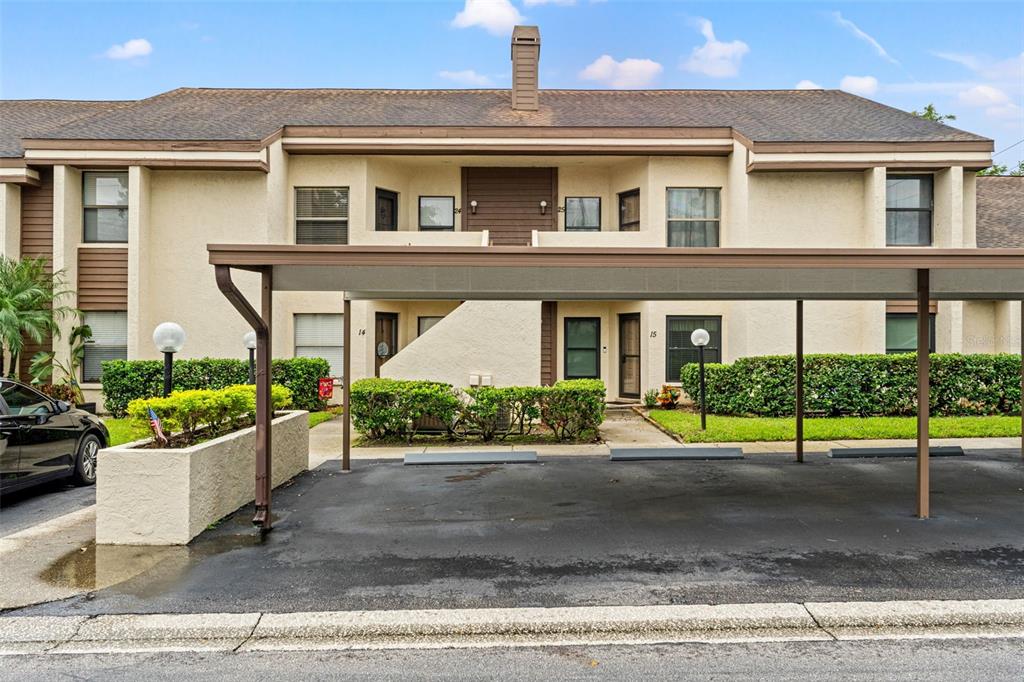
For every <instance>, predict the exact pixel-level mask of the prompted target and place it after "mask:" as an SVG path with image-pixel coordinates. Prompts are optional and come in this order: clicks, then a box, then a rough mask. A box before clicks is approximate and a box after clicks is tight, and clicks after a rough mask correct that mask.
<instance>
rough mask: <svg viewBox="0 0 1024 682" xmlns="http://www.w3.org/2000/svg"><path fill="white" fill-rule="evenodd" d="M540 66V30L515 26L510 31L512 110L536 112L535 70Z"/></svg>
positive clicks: (537, 102)
mask: <svg viewBox="0 0 1024 682" xmlns="http://www.w3.org/2000/svg"><path fill="white" fill-rule="evenodd" d="M539 64H540V29H539V28H538V27H536V26H516V27H515V29H514V30H513V31H512V108H513V109H514V110H516V111H537V109H538V107H539V98H538V96H537V87H538V86H537V68H538V65H539Z"/></svg>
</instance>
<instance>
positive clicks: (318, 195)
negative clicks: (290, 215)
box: [295, 187, 348, 244]
mask: <svg viewBox="0 0 1024 682" xmlns="http://www.w3.org/2000/svg"><path fill="white" fill-rule="evenodd" d="M295 243H296V244H348V187H296V188H295Z"/></svg>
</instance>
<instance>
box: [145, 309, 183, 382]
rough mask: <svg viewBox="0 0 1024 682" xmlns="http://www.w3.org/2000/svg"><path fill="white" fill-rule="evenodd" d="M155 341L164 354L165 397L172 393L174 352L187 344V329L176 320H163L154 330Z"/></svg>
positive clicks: (157, 347)
mask: <svg viewBox="0 0 1024 682" xmlns="http://www.w3.org/2000/svg"><path fill="white" fill-rule="evenodd" d="M153 343H154V344H156V349H157V350H158V351H160V352H161V353H163V354H164V397H165V398H166V397H167V396H168V395H170V394H171V374H172V372H173V368H174V354H175V353H177V352H178V351H180V350H181V349H182V347H183V346H184V345H185V330H184V329H182V328H181V325H180V324H177V323H175V322H162V323H160V324H158V325H157V327H156V329H154V330H153Z"/></svg>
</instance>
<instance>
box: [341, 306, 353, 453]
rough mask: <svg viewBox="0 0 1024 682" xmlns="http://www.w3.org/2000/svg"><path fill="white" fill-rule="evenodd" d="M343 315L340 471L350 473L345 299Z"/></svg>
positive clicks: (347, 311)
mask: <svg viewBox="0 0 1024 682" xmlns="http://www.w3.org/2000/svg"><path fill="white" fill-rule="evenodd" d="M344 311H345V314H344V317H343V322H342V328H343V329H344V332H343V333H344V337H343V338H342V342H343V343H344V344H345V346H344V349H343V351H342V355H343V358H344V359H343V360H342V369H341V373H342V382H343V383H342V385H341V409H342V410H343V411H344V413H345V414H344V415H342V422H341V470H342V471H352V464H351V460H350V458H351V455H352V417H351V413H350V412H349V399H350V394H351V391H350V386H351V385H352V301H350V300H348V297H347V296H346V297H345V308H344Z"/></svg>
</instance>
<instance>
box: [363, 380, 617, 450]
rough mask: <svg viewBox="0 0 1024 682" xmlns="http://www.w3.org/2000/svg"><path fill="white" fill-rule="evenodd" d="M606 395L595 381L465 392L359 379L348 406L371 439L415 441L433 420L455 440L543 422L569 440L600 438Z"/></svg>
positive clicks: (501, 434) (500, 434) (500, 435)
mask: <svg viewBox="0 0 1024 682" xmlns="http://www.w3.org/2000/svg"><path fill="white" fill-rule="evenodd" d="M604 397H605V387H604V384H603V383H602V382H601V381H598V380H594V379H581V380H574V381H560V382H558V383H557V384H555V385H554V386H506V387H501V388H498V387H492V386H486V387H479V388H470V389H466V390H465V391H461V390H459V389H456V388H453V387H452V386H451V385H450V384H444V383H439V382H434V381H407V380H400V379H361V380H359V381H356V382H354V383H353V384H352V395H351V398H350V406H351V410H352V423H353V425H354V426H355V428H356V430H357V431H359V432H360V433H362V434H363V435H364V436H365V437H366V438H369V439H371V440H380V439H384V438H393V437H401V438H405V439H407V440H411V439H412V437H413V436H415V435H416V432H417V429H418V428H419V425H420V424H421V423H422V422H423V421H424V420H425V419H432V420H438V421H440V422H441V424H443V425H444V427H445V428H446V429H447V431H448V435H449V437H451V438H468V437H471V436H472V437H479V438H480V439H481V440H483V441H491V440H495V439H499V440H503V439H505V438H507V437H508V436H509V435H511V434H513V433H520V434H527V433H529V432H530V430H531V429H532V426H533V424H534V423H536V422H537V421H538V420H539V421H540V422H541V423H542V424H544V425H545V426H547V427H548V428H549V429H551V431H552V433H553V434H554V435H555V437H556V438H557V439H558V440H562V441H569V440H581V439H585V438H596V437H597V427H598V426H600V424H601V422H602V421H603V420H604Z"/></svg>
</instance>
